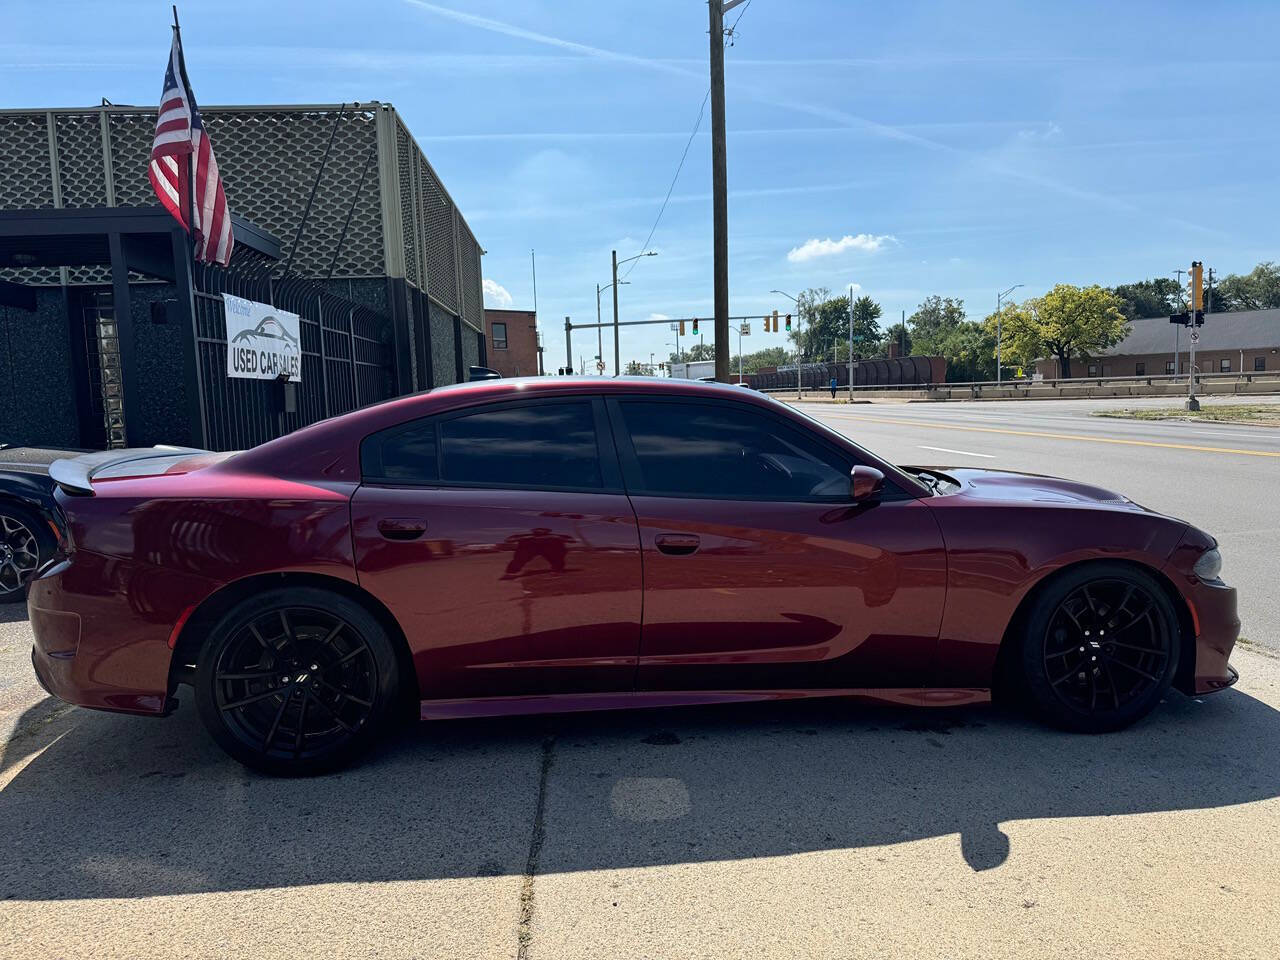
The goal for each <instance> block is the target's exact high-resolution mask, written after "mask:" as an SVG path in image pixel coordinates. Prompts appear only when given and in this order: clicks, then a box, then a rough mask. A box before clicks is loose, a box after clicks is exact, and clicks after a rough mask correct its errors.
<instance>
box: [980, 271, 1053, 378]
mask: <svg viewBox="0 0 1280 960" xmlns="http://www.w3.org/2000/svg"><path fill="white" fill-rule="evenodd" d="M1021 286H1024V284H1021V283H1015V284H1014V285H1013V286H1012V287H1010V288H1009V289H1008V290H1005V291H1004V292H1003V293H998V294H996V386H997V387H998V386H1000V384H1001V383H1002V382H1003V381H1004V378H1003V377H1002V376H1001V373H1002V371H1003V369H1004V367H1003V363H1004V337H1003V331H1002V330H1001V328H1000V320H1001V317H1000V304H1001V301H1003V300H1004V298H1005V297H1007V296H1008V295H1009V294H1011V293H1013V291H1015V290H1017V289H1018V288H1019V287H1021ZM1058 372H1059V373H1061V372H1062V371H1058Z"/></svg>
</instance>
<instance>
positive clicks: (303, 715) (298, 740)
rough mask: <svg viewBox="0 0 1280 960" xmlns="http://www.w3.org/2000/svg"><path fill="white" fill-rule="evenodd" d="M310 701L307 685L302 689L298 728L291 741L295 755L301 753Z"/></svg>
mask: <svg viewBox="0 0 1280 960" xmlns="http://www.w3.org/2000/svg"><path fill="white" fill-rule="evenodd" d="M310 702H311V688H310V687H307V688H305V689H303V691H302V706H301V707H300V708H299V710H298V730H297V736H296V737H295V739H294V741H293V755H294V756H295V757H296V756H298V754H300V753H302V740H303V738H304V737H305V736H306V722H307V704H308V703H310Z"/></svg>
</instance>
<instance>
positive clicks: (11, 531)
mask: <svg viewBox="0 0 1280 960" xmlns="http://www.w3.org/2000/svg"><path fill="white" fill-rule="evenodd" d="M42 533H47V530H46V529H45V527H44V526H42V525H41V520H40V517H39V516H37V515H36V514H35V513H34V512H33V511H31V510H28V509H26V508H24V507H21V506H19V505H18V504H16V503H8V502H5V503H0V603H10V602H16V601H18V600H21V599H22V598H23V597H25V596H26V592H27V584H28V583H30V582H31V579H32V578H33V577H34V576H35V574H36V570H38V569H39V568H40V558H41V556H42V555H44V556H47V555H49V553H50V549H51V545H42V543H41V539H40V538H41V534H42ZM46 539H47V538H46Z"/></svg>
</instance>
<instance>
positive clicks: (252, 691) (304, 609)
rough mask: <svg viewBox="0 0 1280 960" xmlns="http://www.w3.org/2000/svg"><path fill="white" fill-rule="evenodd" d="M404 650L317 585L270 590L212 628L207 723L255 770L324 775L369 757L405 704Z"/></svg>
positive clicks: (201, 666)
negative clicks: (400, 654) (401, 700)
mask: <svg viewBox="0 0 1280 960" xmlns="http://www.w3.org/2000/svg"><path fill="white" fill-rule="evenodd" d="M398 679H399V678H398V676H397V665H396V655H395V650H394V648H393V646H392V643H391V639H390V638H389V637H388V636H387V632H386V630H385V629H383V627H382V625H381V624H379V623H378V621H377V620H376V619H375V618H374V617H373V616H372V615H371V614H370V613H369V611H368V610H366V609H365V608H364V607H362V606H361V605H360V604H358V603H356V602H354V601H352V600H350V599H348V598H346V597H343V596H340V595H338V594H335V593H330V592H329V591H327V590H321V589H316V588H313V587H302V588H292V589H291V588H281V589H276V590H268V591H264V592H263V593H261V594H258V595H256V596H254V597H252V598H250V599H248V600H245V601H244V602H242V603H240V604H238V605H237V606H235V607H234V608H232V609H231V610H230V611H229V612H228V613H226V614H225V615H224V616H223V617H222V618H221V619H220V620H219V621H218V622H217V623H216V624H215V625H214V627H213V629H212V630H210V631H209V635H208V636H207V637H206V638H205V641H204V645H203V646H202V648H201V650H200V656H199V660H198V661H197V665H196V675H195V693H196V704H197V707H198V708H199V711H200V718H201V720H202V721H203V722H204V725H205V727H206V728H207V729H208V731H209V733H210V735H211V736H212V737H213V738H214V739H215V740H216V741H217V742H218V744H219V745H220V746H221V747H222V748H223V749H224V750H226V751H227V753H229V754H231V756H233V757H234V758H235V759H237V760H239V761H240V762H241V763H243V764H244V765H245V766H248V767H252V768H254V769H255V770H260V771H262V772H264V773H269V774H273V775H277V776H298V775H307V774H315V773H323V772H326V771H329V770H333V769H336V768H337V767H340V766H343V765H345V764H347V763H349V762H351V761H352V760H354V759H355V758H357V757H358V756H360V755H361V754H362V753H364V752H366V751H367V750H368V749H369V748H370V747H371V746H372V744H373V743H374V742H375V740H376V739H377V736H378V735H379V733H381V732H382V731H383V730H384V729H385V728H386V727H387V725H388V722H389V720H390V718H391V717H392V715H393V711H394V706H395V704H396V702H397V689H398Z"/></svg>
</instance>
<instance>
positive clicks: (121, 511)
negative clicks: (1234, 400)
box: [29, 378, 1239, 773]
mask: <svg viewBox="0 0 1280 960" xmlns="http://www.w3.org/2000/svg"><path fill="white" fill-rule="evenodd" d="M52 474H53V476H54V478H55V479H56V480H57V482H58V484H59V487H60V489H59V491H58V493H57V500H58V504H59V506H60V508H61V512H62V516H61V517H60V518H59V519H60V522H61V523H62V525H63V526H64V530H63V538H62V543H61V545H60V550H59V553H58V555H57V556H56V557H55V558H54V559H53V560H52V561H50V562H49V563H47V564H46V565H45V566H44V568H43V569H42V571H41V573H40V575H39V577H38V578H37V579H36V580H35V581H33V583H32V585H31V590H30V598H29V606H30V613H31V623H32V627H33V629H34V632H35V639H36V645H35V650H34V651H33V660H34V663H35V669H36V673H37V674H38V675H39V677H40V680H41V682H42V683H43V684H44V685H45V687H46V688H47V689H48V690H49V691H50V692H51V693H53V694H54V695H55V696H58V697H61V698H62V699H64V700H67V701H69V702H71V703H76V704H80V705H82V706H87V707H95V708H100V709H105V710H116V711H122V712H128V713H137V714H147V715H162V714H167V713H169V712H170V711H172V710H173V709H174V708H175V707H176V706H177V704H178V701H177V699H176V697H175V695H176V693H177V690H178V687H179V686H180V685H182V684H187V685H190V686H191V687H193V688H194V695H195V701H196V706H197V708H198V709H199V711H200V715H201V717H202V719H203V720H204V722H205V724H206V726H207V727H208V729H209V732H210V733H211V734H212V735H213V737H214V738H215V739H216V740H217V741H218V742H219V743H220V744H221V745H222V746H223V747H224V748H226V750H227V751H228V752H229V753H231V754H232V755H233V756H234V757H236V758H237V759H238V760H240V761H242V762H244V763H246V764H248V765H250V766H253V767H257V768H259V769H263V770H267V771H271V772H277V773H304V772H315V771H318V770H322V769H329V768H332V767H334V766H336V765H337V764H340V763H342V762H344V761H347V760H349V759H351V758H352V757H353V756H355V755H358V754H359V753H361V752H362V751H364V750H366V749H367V748H368V747H369V745H370V743H371V742H372V741H373V740H374V738H376V737H377V736H378V734H379V733H381V732H382V731H384V730H385V729H386V728H387V726H388V724H389V723H390V722H391V721H392V720H393V718H395V717H397V716H398V715H401V714H403V713H404V712H405V708H409V709H410V710H412V711H413V712H415V713H417V714H419V715H420V716H422V717H430V718H442V717H459V716H478V715H488V714H523V713H534V712H542V711H562V710H585V709H599V708H616V707H625V706H656V705H669V704H688V703H709V702H723V701H730V700H755V699H771V698H783V697H817V696H851V695H852V696H861V697H871V698H875V699H880V700H888V701H892V702H895V703H904V704H920V705H941V704H956V703H968V702H975V701H981V700H986V699H988V698H989V697H990V695H991V691H992V689H993V688H1000V689H1004V688H1007V689H1009V690H1010V691H1012V692H1014V693H1016V694H1018V695H1019V696H1021V697H1022V698H1024V699H1025V700H1026V701H1027V702H1028V703H1029V704H1030V705H1031V706H1032V707H1033V708H1034V709H1035V710H1036V711H1037V712H1038V713H1039V714H1040V715H1041V716H1042V717H1044V718H1045V719H1047V720H1049V721H1051V722H1053V723H1056V724H1058V725H1061V726H1064V727H1067V728H1070V729H1074V730H1083V731H1104V730H1113V729H1116V728H1119V727H1123V726H1124V725H1126V724H1129V723H1132V722H1133V721H1134V720H1136V719H1138V718H1139V717H1141V716H1143V715H1144V714H1146V713H1147V712H1148V711H1149V710H1151V709H1152V708H1153V707H1154V706H1155V705H1156V704H1157V702H1158V701H1159V700H1160V698H1161V697H1162V696H1164V695H1165V693H1166V691H1167V690H1168V689H1169V687H1170V686H1175V687H1177V688H1178V689H1179V690H1181V691H1183V692H1185V693H1188V694H1204V693H1209V692H1211V691H1214V690H1218V689H1221V688H1223V687H1226V686H1229V685H1230V684H1231V683H1233V682H1234V681H1235V679H1236V673H1235V671H1234V670H1233V669H1232V668H1231V667H1230V666H1229V665H1228V662H1227V660H1228V656H1229V655H1230V653H1231V649H1232V646H1233V644H1234V642H1235V639H1236V632H1237V629H1238V625H1239V624H1238V620H1237V618H1236V597H1235V591H1234V590H1233V589H1231V588H1230V587H1227V586H1225V585H1224V584H1223V583H1222V581H1221V580H1220V579H1219V576H1218V574H1219V567H1220V564H1221V560H1220V558H1219V556H1218V551H1217V545H1216V543H1215V541H1214V540H1213V538H1212V537H1210V536H1208V535H1207V534H1205V533H1202V532H1201V531H1199V530H1197V529H1195V528H1194V527H1191V526H1188V525H1187V524H1186V523H1184V522H1182V521H1180V520H1175V519H1172V518H1170V517H1166V516H1162V515H1160V514H1157V513H1153V512H1151V511H1150V510H1146V509H1144V508H1143V507H1141V506H1139V505H1137V504H1135V503H1133V502H1131V501H1130V500H1128V499H1126V498H1125V497H1123V496H1120V495H1119V494H1115V493H1111V492H1109V491H1107V490H1102V489H1099V488H1097V487H1093V486H1090V485H1088V484H1084V483H1077V482H1072V481H1067V480H1055V479H1050V478H1046V477H1036V476H1027V475H1022V474H1014V473H1002V472H996V471H985V470H969V469H963V470H960V469H955V470H951V469H927V470H926V469H921V468H916V467H909V468H904V467H896V466H893V465H892V464H889V463H886V462H884V461H883V460H880V459H879V458H878V457H876V456H875V455H874V454H871V453H869V452H868V451H866V450H864V449H862V448H861V447H859V446H857V445H856V444H854V443H852V442H850V441H849V440H848V439H846V438H845V437H843V436H841V435H840V434H838V433H835V432H833V431H832V430H830V429H828V428H827V427H825V426H823V425H822V424H820V423H817V422H816V421H813V420H811V419H809V418H807V417H805V416H804V415H803V414H802V413H799V412H798V411H796V410H795V409H793V408H790V407H788V406H786V405H784V404H782V403H779V402H777V401H774V400H771V399H769V398H767V397H765V396H762V395H760V394H758V393H754V392H751V391H746V390H743V389H741V388H740V387H729V386H719V385H715V384H700V383H688V382H672V381H669V380H667V381H655V380H649V379H635V380H628V379H621V380H605V379H586V380H577V379H554V378H548V379H542V380H524V381H521V380H514V381H512V380H504V381H490V382H485V383H474V384H467V385H461V386H456V387H446V388H443V389H437V390H433V391H431V392H429V393H425V394H421V395H418V396H412V397H403V398H401V399H398V400H393V401H390V402H388V403H383V404H380V405H378V406H375V407H369V408H367V409H364V410H359V411H356V412H354V413H350V414H347V415H345V416H341V417H337V418H335V419H332V420H327V421H325V422H323V423H318V424H315V425H313V426H311V427H307V428H306V429H303V430H299V431H297V432H296V433H293V434H290V435H289V436H286V437H282V438H280V439H279V440H275V441H272V442H271V443H267V444H264V445H262V446H260V447H256V448H254V449H252V450H248V451H245V452H242V453H233V454H214V453H207V452H203V451H190V450H175V449H172V448H155V449H147V450H125V451H108V452H106V453H102V454H93V455H90V456H86V457H80V458H78V459H74V460H62V461H58V462H57V463H55V464H54V466H53V469H52Z"/></svg>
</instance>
